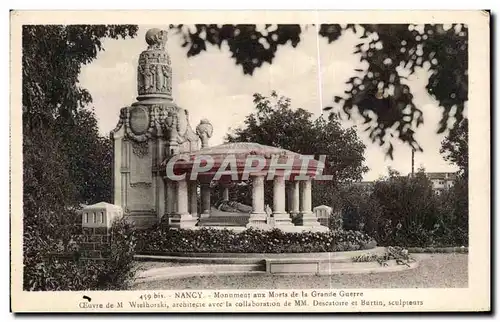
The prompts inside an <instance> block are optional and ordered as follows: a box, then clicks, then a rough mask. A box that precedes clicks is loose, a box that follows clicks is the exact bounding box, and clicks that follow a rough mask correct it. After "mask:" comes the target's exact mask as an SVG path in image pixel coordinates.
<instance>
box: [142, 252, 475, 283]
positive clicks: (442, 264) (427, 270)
mask: <svg viewBox="0 0 500 322" xmlns="http://www.w3.org/2000/svg"><path fill="white" fill-rule="evenodd" d="M414 257H415V258H417V259H418V260H419V267H417V268H415V269H409V270H406V271H401V272H387V273H375V274H338V275H332V276H307V275H305V276H304V275H303V276H277V275H256V276H251V275H248V276H243V275H240V276H202V277H190V278H183V279H172V280H165V281H155V282H149V283H144V284H140V285H137V286H136V287H135V289H136V290H146V289H149V290H170V289H237V288H238V289H260V288H264V289H273V288H274V289H289V288H427V287H428V288H431V287H434V288H448V287H467V285H468V269H467V268H468V263H467V259H468V256H467V254H454V253H452V254H415V255H414ZM149 265H151V266H150V267H158V266H159V265H161V264H159V263H150V264H149ZM163 265H165V266H167V265H169V264H168V263H163ZM169 266H170V265H169Z"/></svg>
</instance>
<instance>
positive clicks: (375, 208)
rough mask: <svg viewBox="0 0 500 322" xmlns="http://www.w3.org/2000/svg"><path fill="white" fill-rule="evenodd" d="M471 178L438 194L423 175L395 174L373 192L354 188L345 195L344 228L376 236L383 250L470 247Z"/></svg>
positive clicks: (457, 181) (461, 180) (460, 181)
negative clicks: (469, 209) (468, 183)
mask: <svg viewBox="0 0 500 322" xmlns="http://www.w3.org/2000/svg"><path fill="white" fill-rule="evenodd" d="M467 189H468V185H467V179H466V178H458V179H457V180H456V182H455V185H454V186H453V187H452V188H451V189H450V190H448V191H445V192H443V193H442V194H441V195H437V194H436V193H434V192H433V191H432V186H431V183H430V181H429V180H428V179H427V177H426V176H425V174H424V173H423V172H422V171H419V172H418V173H417V174H416V175H415V176H414V177H402V176H399V175H397V174H396V173H392V174H391V175H390V176H389V177H388V178H385V179H382V180H379V181H377V182H375V184H374V187H373V191H372V192H367V191H364V192H363V191H361V190H359V191H358V190H357V189H356V187H350V188H348V189H346V190H345V192H344V193H343V195H342V199H343V205H342V208H343V213H344V228H345V229H352V230H360V231H363V232H364V233H367V234H368V235H370V236H373V237H374V238H375V239H376V240H377V241H378V242H379V244H380V245H383V246H390V245H399V246H403V247H449V246H467V245H468V202H467Z"/></svg>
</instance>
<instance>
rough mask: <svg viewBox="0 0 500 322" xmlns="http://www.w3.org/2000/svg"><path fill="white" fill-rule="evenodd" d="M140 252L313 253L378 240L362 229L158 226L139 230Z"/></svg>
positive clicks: (371, 244)
mask: <svg viewBox="0 0 500 322" xmlns="http://www.w3.org/2000/svg"><path fill="white" fill-rule="evenodd" d="M138 234H139V236H138V246H137V251H138V252H146V253H153V252H159V253H190V252H211V253H310V252H336V251H347V250H359V249H369V248H373V247H375V246H376V242H375V241H374V240H373V239H372V238H371V237H370V236H368V235H366V234H363V233H361V232H359V231H330V232H301V233H287V232H283V231H281V230H279V229H274V230H270V231H263V230H257V229H247V230H244V231H242V232H239V233H238V232H234V231H231V230H227V229H223V230H219V229H209V228H201V229H199V230H173V229H168V228H161V227H160V226H157V227H155V228H152V229H147V230H144V231H141V232H138Z"/></svg>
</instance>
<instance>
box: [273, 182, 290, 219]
mask: <svg viewBox="0 0 500 322" xmlns="http://www.w3.org/2000/svg"><path fill="white" fill-rule="evenodd" d="M273 184H274V185H273V217H274V225H275V226H276V227H277V228H279V226H289V225H291V223H292V221H291V219H290V215H288V214H287V213H286V211H285V178H284V177H282V176H275V177H274V183H273Z"/></svg>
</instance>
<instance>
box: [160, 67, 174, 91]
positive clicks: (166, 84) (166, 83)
mask: <svg viewBox="0 0 500 322" xmlns="http://www.w3.org/2000/svg"><path fill="white" fill-rule="evenodd" d="M161 73H162V74H163V83H162V88H161V90H162V91H166V92H168V93H170V92H171V91H172V87H171V85H170V70H169V68H168V66H165V65H163V66H161Z"/></svg>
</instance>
